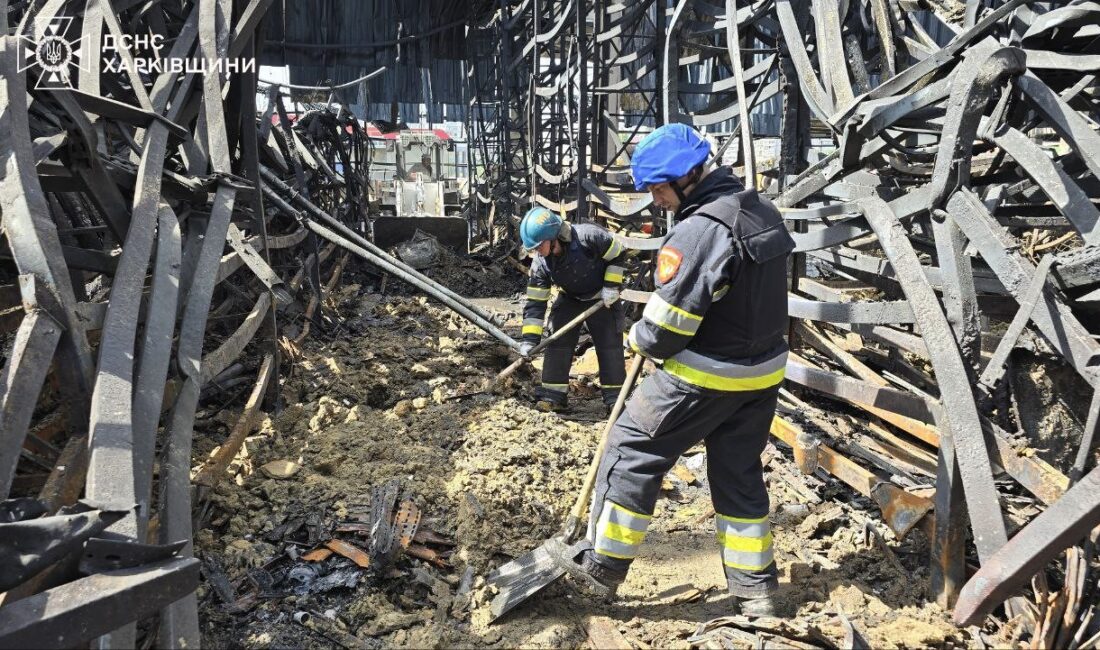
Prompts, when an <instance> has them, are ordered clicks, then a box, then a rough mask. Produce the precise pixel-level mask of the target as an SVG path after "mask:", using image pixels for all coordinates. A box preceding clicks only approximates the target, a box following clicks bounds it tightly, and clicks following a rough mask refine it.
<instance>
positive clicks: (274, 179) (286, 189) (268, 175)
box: [260, 165, 496, 323]
mask: <svg viewBox="0 0 1100 650" xmlns="http://www.w3.org/2000/svg"><path fill="white" fill-rule="evenodd" d="M260 174H261V175H262V176H263V177H264V180H266V181H267V182H268V183H269V184H270V185H271V186H274V187H275V188H276V189H278V190H279V191H281V192H283V193H284V194H286V195H287V196H289V197H290V200H291V202H293V203H295V204H297V205H299V206H300V207H301V208H302V209H303V210H305V211H306V212H307V213H309V215H312V216H313V217H316V218H317V219H319V220H321V221H323V222H325V224H326V225H327V226H329V227H330V228H332V229H333V230H335V231H336V232H339V233H340V234H341V235H343V236H344V237H347V238H348V239H349V240H350V241H352V242H354V243H355V244H356V245H358V246H360V247H361V248H364V249H366V250H368V251H370V252H371V253H373V254H374V255H378V256H381V257H385V258H387V259H388V260H391V263H392V264H393V265H394V266H396V267H398V268H400V269H401V270H402V271H403V272H404V273H405V274H407V275H411V276H413V277H415V278H417V279H418V280H419V281H420V282H421V283H423V284H428V285H430V286H432V287H434V289H435V290H436V291H437V292H439V293H442V294H444V295H446V296H448V297H449V298H451V300H453V301H455V302H457V303H460V304H461V305H463V306H464V307H465V308H466V309H467V310H469V311H472V312H474V313H475V314H477V315H478V316H480V317H481V318H484V319H485V320H487V321H489V322H491V323H496V317H495V316H494V315H493V314H491V313H489V312H487V311H485V310H484V309H482V308H481V307H478V306H477V305H475V304H473V303H472V302H470V301H469V300H468V299H466V298H465V297H463V296H460V295H459V294H457V293H455V292H454V291H451V290H450V289H448V288H447V287H445V286H443V285H442V284H440V283H438V282H436V281H435V280H433V279H431V278H429V277H428V276H426V275H424V274H423V273H421V272H420V271H417V270H416V269H414V268H413V267H411V266H409V265H408V264H405V263H404V262H402V261H401V260H398V259H396V258H394V257H393V256H392V255H390V254H389V253H387V252H386V251H384V250H383V249H382V248H380V247H379V246H377V245H376V244H374V243H373V242H371V241H368V240H367V239H366V238H365V237H363V236H362V235H360V234H359V233H357V232H355V231H354V230H352V229H351V228H348V227H347V226H345V225H344V224H342V223H340V222H339V221H338V220H336V219H333V218H332V217H331V216H329V215H328V214H326V213H325V211H324V210H322V209H321V208H319V207H317V205H316V204H314V203H313V202H312V201H310V200H309V199H307V198H306V197H304V196H302V195H301V194H299V193H298V192H297V191H295V190H294V188H292V187H290V186H289V185H287V184H286V183H284V182H283V181H282V179H280V178H279V177H278V176H276V175H275V174H274V173H273V172H272V171H271V170H270V169H268V168H267V167H264V166H262V165H261V166H260ZM264 193H265V194H268V196H271V194H269V193H268V190H267V189H266V188H265V190H264ZM294 212H297V211H296V210H292V211H291V214H293V213H294ZM309 215H307V216H309ZM395 275H396V274H395ZM414 284H415V283H414ZM418 286H419V285H418Z"/></svg>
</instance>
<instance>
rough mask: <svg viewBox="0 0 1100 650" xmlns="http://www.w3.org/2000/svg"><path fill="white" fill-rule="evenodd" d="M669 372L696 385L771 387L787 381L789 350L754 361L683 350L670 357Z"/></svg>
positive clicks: (666, 365)
mask: <svg viewBox="0 0 1100 650" xmlns="http://www.w3.org/2000/svg"><path fill="white" fill-rule="evenodd" d="M662 368H664V370H665V372H667V373H668V374H670V375H672V376H673V377H677V378H679V379H682V380H683V381H686V382H687V383H689V384H692V385H693V386H698V387H700V388H707V389H710V390H721V391H729V392H733V391H746V390H761V389H764V388H771V387H772V386H775V385H776V384H778V383H780V382H781V381H783V377H784V376H785V374H786V369H787V351H786V350H784V351H783V352H782V353H780V354H777V355H776V356H774V357H772V358H770V359H767V360H765V361H762V362H759V363H756V364H753V365H742V364H737V363H730V362H723V361H716V360H714V359H711V358H709V357H705V356H703V355H701V354H699V353H698V352H692V351H691V350H682V351H681V352H679V353H677V354H676V356H674V357H672V358H670V359H666V360H665V363H664V365H663V366H662Z"/></svg>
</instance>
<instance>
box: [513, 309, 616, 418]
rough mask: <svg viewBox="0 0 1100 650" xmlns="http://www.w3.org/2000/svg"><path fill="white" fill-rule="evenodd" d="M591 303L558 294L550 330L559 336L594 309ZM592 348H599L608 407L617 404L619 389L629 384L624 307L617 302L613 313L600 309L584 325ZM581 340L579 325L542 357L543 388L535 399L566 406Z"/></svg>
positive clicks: (601, 386) (604, 394)
mask: <svg viewBox="0 0 1100 650" xmlns="http://www.w3.org/2000/svg"><path fill="white" fill-rule="evenodd" d="M593 302H594V301H592V300H577V299H576V298H572V297H570V296H567V295H565V294H564V293H563V294H559V295H558V297H557V299H556V300H555V301H554V304H553V306H552V307H551V309H550V330H551V332H557V331H558V329H559V328H562V327H565V325H566V324H568V323H569V321H571V320H573V319H574V318H576V317H577V316H580V315H581V314H582V313H583V312H584V310H586V309H588V308H589V307H591V306H592V303H593ZM585 324H586V325H588V333H589V334H591V335H592V344H593V345H594V346H595V347H596V359H597V360H598V361H599V363H600V388H601V390H602V392H603V401H604V403H605V404H614V403H615V399H616V398H617V397H618V396H619V389H620V388H622V385H623V381H625V380H626V362H625V361H624V360H623V325H624V316H623V308H622V305H621V304H620V303H618V302H616V303H615V304H614V305H612V306H611V309H607V308H604V309H600V310H597V311H596V313H594V314H592V315H591V316H589V317H588V319H587V320H586V321H585ZM580 336H581V328H580V326H579V325H578V326H577V327H574V328H573V329H572V330H570V331H568V332H566V333H565V334H564V335H563V336H562V337H561V338H560V339H558V340H556V341H554V342H553V343H551V344H550V345H548V346H546V350H545V351H544V352H543V355H542V385H541V386H539V387H538V389H536V390H535V396H536V397H538V398H539V399H545V400H548V401H550V402H553V403H555V404H558V405H562V406H564V405H565V403H566V397H567V396H568V394H569V367H570V366H572V365H573V352H574V351H576V349H577V341H578V340H579V339H580Z"/></svg>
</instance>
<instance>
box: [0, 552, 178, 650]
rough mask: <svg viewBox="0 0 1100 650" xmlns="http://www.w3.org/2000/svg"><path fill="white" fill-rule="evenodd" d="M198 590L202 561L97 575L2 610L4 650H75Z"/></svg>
mask: <svg viewBox="0 0 1100 650" xmlns="http://www.w3.org/2000/svg"><path fill="white" fill-rule="evenodd" d="M198 586H199V561H198V560H196V559H193V558H180V559H173V560H166V561H163V562H159V563H156V564H150V565H146V566H141V567H137V568H133V569H121V570H118V571H110V572H107V573H98V574H95V575H92V576H88V577H87V578H81V579H80V580H76V581H74V582H70V583H68V584H64V585H61V586H60V587H54V588H53V589H50V590H49V591H44V592H42V593H40V594H36V595H34V596H30V597H27V598H24V599H23V600H20V601H18V602H15V603H12V604H10V605H6V606H4V607H2V608H0V648H12V649H15V648H32V647H33V648H72V647H75V646H77V645H79V644H80V643H81V642H83V641H85V640H87V639H91V638H94V637H98V636H101V635H104V634H107V633H108V632H110V631H112V630H114V629H117V628H118V627H119V626H122V625H124V624H125V623H127V622H129V621H133V620H136V619H141V618H145V617H148V616H151V615H152V614H154V613H156V611H157V610H158V609H160V608H162V607H164V606H166V605H168V604H169V603H171V602H173V601H175V600H178V599H179V598H180V597H181V596H183V595H185V594H187V593H191V592H193V591H194V590H195V589H197V588H198Z"/></svg>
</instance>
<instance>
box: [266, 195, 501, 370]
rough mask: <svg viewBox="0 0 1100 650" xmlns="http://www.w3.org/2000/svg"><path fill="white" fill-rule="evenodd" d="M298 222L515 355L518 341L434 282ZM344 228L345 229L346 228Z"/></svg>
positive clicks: (289, 209)
mask: <svg viewBox="0 0 1100 650" xmlns="http://www.w3.org/2000/svg"><path fill="white" fill-rule="evenodd" d="M263 192H264V195H265V196H266V197H267V198H269V199H271V201H272V203H274V204H275V207H277V208H279V209H280V210H282V211H284V212H286V213H287V214H290V215H294V216H297V217H303V215H302V213H301V212H299V211H297V210H295V209H294V207H293V206H291V205H290V204H289V203H287V202H286V201H285V200H284V199H283V198H282V197H280V196H279V195H278V194H277V193H275V191H274V190H272V189H271V188H270V187H268V186H266V185H265V186H264V188H263ZM328 220H329V219H326V221H328ZM302 221H303V222H304V223H303V225H305V226H306V227H307V228H309V229H310V230H311V231H313V232H314V233H316V234H317V235H319V236H321V237H323V238H325V239H327V240H328V241H330V242H332V243H334V244H336V245H337V246H340V247H342V248H344V249H345V250H348V251H351V252H352V253H355V254H356V255H358V256H359V257H361V258H363V259H364V260H366V261H368V262H370V263H371V264H374V265H375V266H377V267H379V268H381V269H383V270H384V271H386V272H387V273H392V274H393V275H395V276H397V277H398V278H400V279H402V280H404V281H405V282H408V283H409V284H411V285H413V286H414V287H417V288H418V289H421V290H423V291H424V292H425V293H427V294H428V295H430V296H432V297H433V298H435V299H437V300H439V301H440V302H442V303H443V304H444V305H447V306H448V307H450V308H451V309H452V310H454V311H455V312H456V313H458V314H459V315H460V316H462V317H463V318H465V319H466V320H468V321H470V322H471V323H473V324H474V325H477V326H478V327H480V328H481V329H483V330H485V332H486V333H488V334H489V335H490V336H492V337H493V338H495V339H497V340H498V341H500V342H501V343H503V344H505V345H507V346H508V347H509V348H511V349H513V350H515V351H516V352H519V342H518V341H516V340H515V339H513V338H512V337H510V336H508V334H506V333H505V332H504V331H503V330H501V329H500V328H499V327H497V326H496V325H495V324H493V323H492V322H490V321H489V320H487V319H485V318H483V317H481V316H480V315H479V314H477V313H476V312H475V311H473V310H472V309H470V308H469V306H467V305H466V304H463V302H461V301H458V300H455V299H454V298H453V297H451V296H450V295H448V293H449V292H444V291H440V289H439V286H438V285H437V284H436V283H435V282H432V281H425V280H426V279H425V278H423V276H421V277H416V276H415V275H413V274H411V273H409V272H408V271H406V270H405V269H402V268H401V267H400V266H398V265H397V264H396V263H395V260H394V259H393V257H391V256H390V255H389V254H387V253H385V252H384V251H383V252H381V253H380V254H379V253H375V252H373V251H371V250H369V249H368V248H367V247H365V246H360V245H359V244H360V243H366V241H365V240H363V241H362V242H360V241H349V239H348V238H345V237H343V236H342V235H341V234H337V233H335V232H333V231H332V230H330V229H328V228H326V227H325V226H322V225H321V224H319V223H317V222H315V221H312V220H310V219H308V218H302ZM344 229H346V227H345V228H344ZM355 239H362V238H360V237H358V236H355ZM371 248H374V249H375V250H378V251H381V249H379V248H378V247H377V246H374V245H373V244H371Z"/></svg>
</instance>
